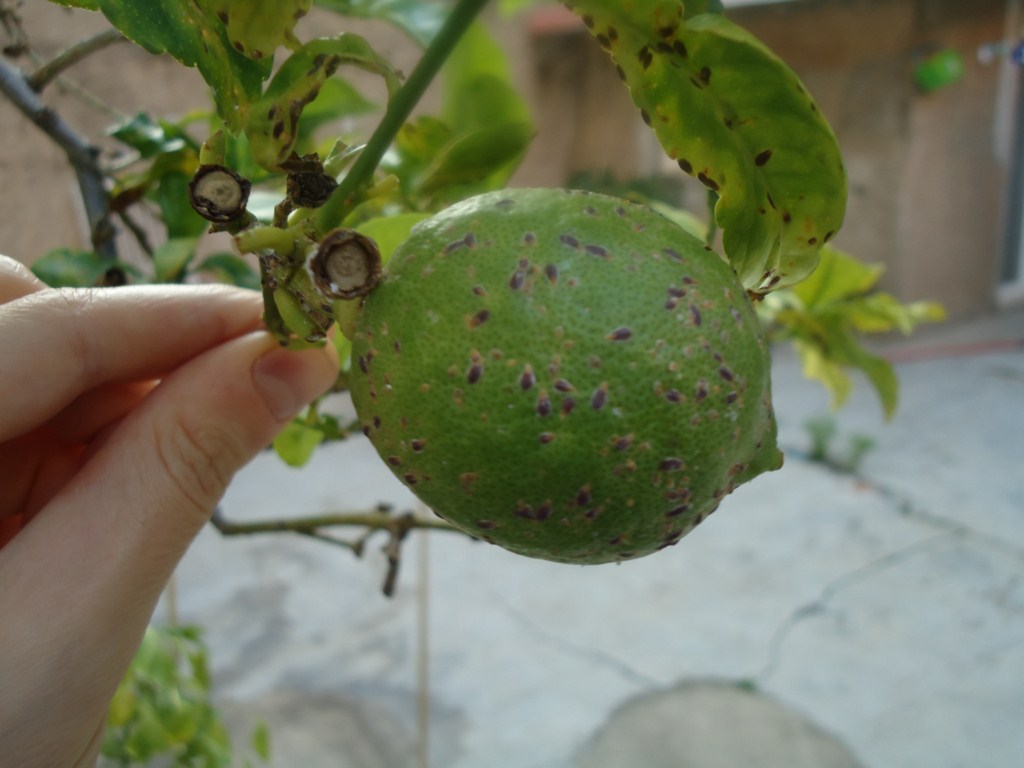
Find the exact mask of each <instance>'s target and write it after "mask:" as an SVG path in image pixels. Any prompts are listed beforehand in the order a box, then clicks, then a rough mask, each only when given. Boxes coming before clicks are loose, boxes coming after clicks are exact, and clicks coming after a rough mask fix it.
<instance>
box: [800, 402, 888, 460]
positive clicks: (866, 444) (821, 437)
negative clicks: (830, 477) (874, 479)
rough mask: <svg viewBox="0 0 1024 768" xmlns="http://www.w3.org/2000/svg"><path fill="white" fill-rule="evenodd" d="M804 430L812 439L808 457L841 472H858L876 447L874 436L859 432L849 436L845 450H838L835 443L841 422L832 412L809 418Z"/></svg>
mask: <svg viewBox="0 0 1024 768" xmlns="http://www.w3.org/2000/svg"><path fill="white" fill-rule="evenodd" d="M804 430H805V431H806V432H807V436H808V437H809V438H810V441H811V443H810V447H809V448H808V450H807V458H808V459H810V460H811V461H815V462H818V463H819V464H825V465H826V466H829V467H832V468H833V469H835V470H837V471H840V472H849V473H852V474H856V473H857V472H858V471H859V470H860V466H861V463H862V462H863V461H864V459H865V457H866V456H867V455H868V453H870V451H871V449H872V448H874V447H875V439H874V438H873V437H871V436H870V435H865V434H862V433H859V432H858V433H854V434H852V435H850V436H849V438H848V439H847V443H846V449H845V451H840V450H837V449H836V446H835V443H836V439H837V438H838V437H839V424H838V423H837V421H836V418H835V416H833V415H832V414H826V415H823V416H815V417H812V418H809V419H807V420H806V421H805V422H804Z"/></svg>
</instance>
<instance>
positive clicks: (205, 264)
mask: <svg viewBox="0 0 1024 768" xmlns="http://www.w3.org/2000/svg"><path fill="white" fill-rule="evenodd" d="M195 271H196V272H206V273H209V274H211V275H213V276H214V277H215V278H216V279H217V280H218V281H219V282H221V283H227V284H228V285H237V286H239V287H240V288H248V289H249V290H252V291H258V290H259V289H260V276H259V273H258V272H257V271H256V270H255V269H253V267H252V266H251V265H250V264H249V262H247V261H246V260H245V259H243V258H242V257H241V256H238V255H236V254H234V253H226V252H225V253H214V254H212V255H211V256H208V257H206V258H205V259H203V261H202V262H201V263H200V264H199V265H198V266H197V267H196V268H195Z"/></svg>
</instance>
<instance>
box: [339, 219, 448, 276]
mask: <svg viewBox="0 0 1024 768" xmlns="http://www.w3.org/2000/svg"><path fill="white" fill-rule="evenodd" d="M429 216H430V214H429V213H399V214H395V215H393V216H381V217H379V218H376V219H369V220H368V221H364V222H363V223H362V224H360V225H359V226H358V227H356V229H358V230H359V233H360V234H362V235H366V236H367V237H368V238H370V239H371V240H373V241H374V242H375V243H376V244H377V249H378V250H379V251H380V259H381V262H382V263H384V264H387V263H388V259H390V258H391V254H392V253H394V252H395V249H396V248H397V247H398V246H399V245H401V244H402V243H404V242H405V241H406V240H408V239H409V233H410V232H411V231H412V228H413V227H414V226H416V225H417V224H419V223H420V222H421V221H423V220H424V219H426V218H429Z"/></svg>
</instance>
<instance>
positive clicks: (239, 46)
mask: <svg viewBox="0 0 1024 768" xmlns="http://www.w3.org/2000/svg"><path fill="white" fill-rule="evenodd" d="M199 4H200V5H202V6H204V7H205V8H206V9H207V10H209V11H210V12H212V13H213V15H214V16H216V17H217V19H219V20H220V22H221V23H222V24H224V25H225V26H226V27H227V33H228V40H230V41H231V45H232V47H233V48H234V49H235V50H236V51H238V52H239V53H242V54H244V55H245V56H248V57H249V58H251V59H263V58H273V56H274V52H275V51H276V50H277V49H278V48H279V47H280V46H282V45H286V46H288V47H289V48H291V49H292V50H295V49H297V48H298V47H299V45H300V43H299V41H298V39H297V38H296V37H295V24H296V22H298V20H299V19H301V18H302V17H303V16H305V15H306V14H307V13H309V9H310V8H311V7H312V5H313V0H199Z"/></svg>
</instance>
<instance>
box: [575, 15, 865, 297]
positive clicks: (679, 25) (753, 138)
mask: <svg viewBox="0 0 1024 768" xmlns="http://www.w3.org/2000/svg"><path fill="white" fill-rule="evenodd" d="M568 4H569V5H570V7H571V8H572V9H573V10H574V11H575V12H576V13H577V14H579V15H580V16H581V17H582V18H583V20H584V22H585V23H586V24H587V26H588V27H589V29H590V31H591V32H592V34H594V36H595V37H596V38H597V40H598V42H599V43H600V44H601V46H602V47H603V48H604V49H605V50H606V51H607V52H608V53H609V54H610V55H611V57H612V59H613V60H614V61H615V63H616V64H617V65H618V68H619V72H620V74H621V75H622V77H623V79H624V80H625V81H626V83H627V85H628V86H629V88H630V92H631V94H632V97H633V101H634V102H635V103H636V105H637V106H638V107H639V108H640V110H641V115H642V116H643V118H644V120H645V122H647V123H648V125H650V127H651V128H652V129H653V130H654V133H655V135H656V136H657V137H658V139H659V141H660V142H661V145H662V147H663V148H664V150H665V152H666V153H667V154H668V156H669V157H670V158H672V159H673V160H674V161H675V162H677V163H678V164H679V167H680V168H682V169H683V170H684V171H685V172H686V173H689V174H692V175H693V176H695V177H696V178H698V179H699V180H700V181H701V182H702V183H703V184H704V185H705V186H706V187H708V188H710V189H712V190H714V191H715V192H716V193H717V194H718V195H719V200H718V203H717V205H716V208H715V216H716V219H717V221H718V224H719V225H720V226H721V228H722V237H723V244H724V247H725V251H726V255H727V256H728V257H729V261H730V262H731V264H732V266H733V268H734V269H735V270H736V272H737V274H738V275H739V277H740V279H741V281H742V283H743V285H744V286H745V287H747V288H748V290H751V291H754V292H756V293H767V292H769V291H771V290H774V289H776V288H782V287H785V286H787V285H792V284H795V283H796V282H798V281H799V280H801V279H803V278H804V277H806V276H807V275H808V274H809V273H810V272H811V271H812V270H813V269H814V267H815V265H816V264H817V261H818V251H819V249H820V247H821V245H822V244H823V243H825V242H827V241H828V240H829V239H831V237H832V236H833V235H834V234H835V232H836V231H837V230H838V229H839V227H840V225H841V224H842V220H843V216H844V213H845V209H846V173H845V170H844V169H843V164H842V158H841V157H840V153H839V148H838V145H837V142H836V139H835V135H834V134H833V132H832V129H831V128H830V127H829V125H828V123H827V122H826V120H825V119H824V117H822V115H821V114H820V112H819V111H818V108H817V106H816V105H815V103H814V100H813V99H812V98H811V96H810V95H809V94H808V93H807V91H806V90H805V88H804V87H803V85H802V83H801V82H800V80H799V78H798V77H797V76H796V75H795V74H794V73H793V72H792V70H790V69H789V67H787V66H786V65H785V64H784V63H783V62H782V60H781V59H780V58H779V57H777V56H776V55H775V54H774V53H772V52H771V51H770V50H769V49H768V48H767V47H765V46H764V45H763V44H762V43H761V42H760V41H758V40H757V39H756V38H755V37H754V36H753V35H751V34H750V33H748V32H746V31H745V30H743V29H741V28H740V27H738V26H736V25H735V24H733V23H731V22H730V21H728V20H727V19H726V18H724V17H723V16H720V15H718V14H716V13H703V14H698V15H696V16H688V14H687V13H686V12H685V9H684V4H683V3H682V2H679V1H678V0H675V1H672V0H635V1H634V2H630V3H623V2H620V0H572V2H570V3H568ZM709 6H710V4H702V7H704V8H706V7H709Z"/></svg>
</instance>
